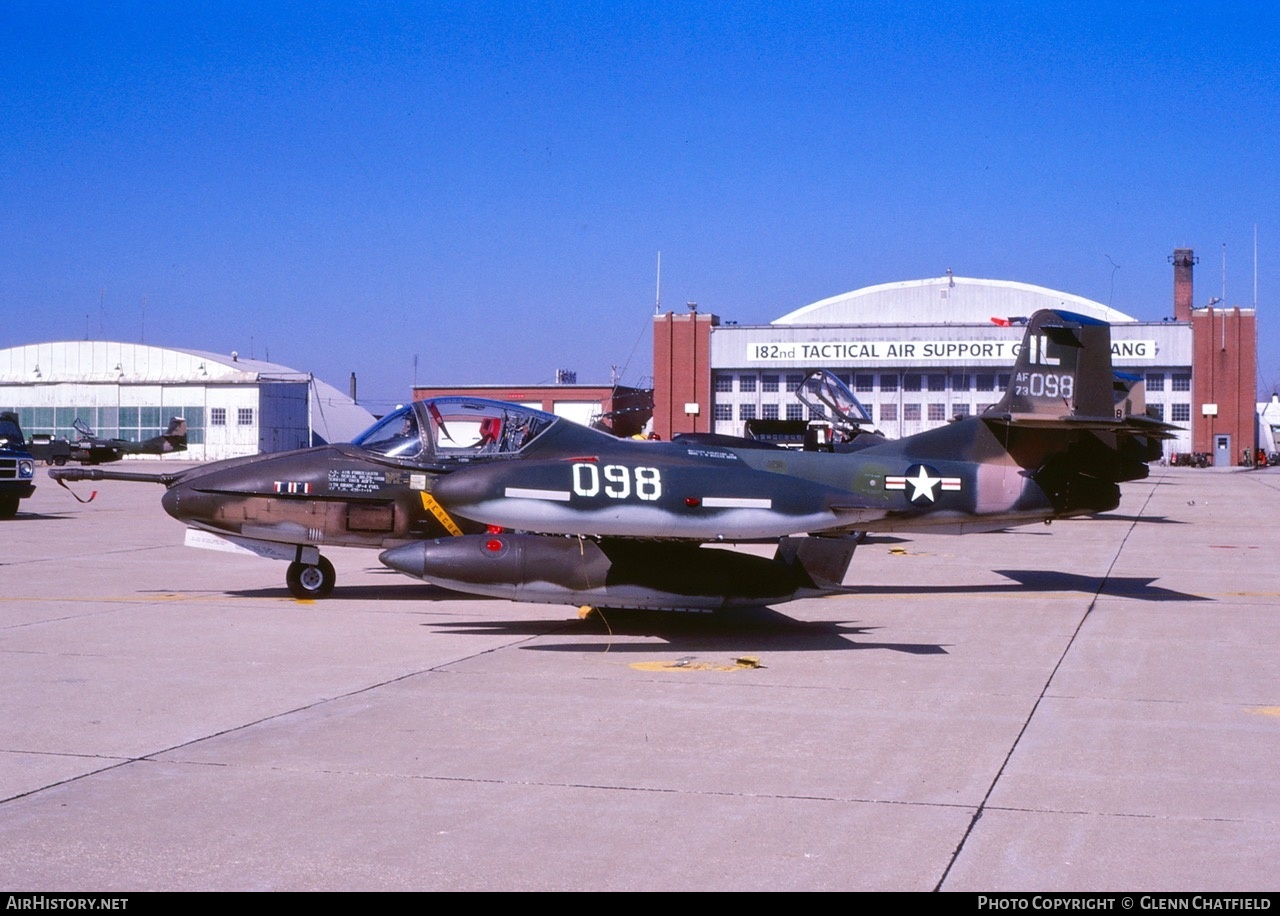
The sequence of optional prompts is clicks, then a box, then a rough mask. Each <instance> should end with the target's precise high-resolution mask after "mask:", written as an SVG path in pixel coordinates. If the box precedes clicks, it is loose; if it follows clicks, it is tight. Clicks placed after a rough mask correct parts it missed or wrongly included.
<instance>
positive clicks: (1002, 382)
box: [996, 372, 1013, 391]
mask: <svg viewBox="0 0 1280 916" xmlns="http://www.w3.org/2000/svg"><path fill="white" fill-rule="evenodd" d="M1012 379H1013V376H1012V375H1010V374H1009V373H1008V372H1001V373H1000V374H999V375H997V376H996V384H997V385H998V386H999V388H997V390H998V391H1005V390H1007V389H1008V387H1009V382H1010V381H1011V380H1012Z"/></svg>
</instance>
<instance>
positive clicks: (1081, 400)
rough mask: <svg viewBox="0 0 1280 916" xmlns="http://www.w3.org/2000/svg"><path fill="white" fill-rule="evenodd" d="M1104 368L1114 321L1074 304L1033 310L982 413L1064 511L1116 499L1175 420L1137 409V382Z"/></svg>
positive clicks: (1157, 453)
mask: <svg viewBox="0 0 1280 916" xmlns="http://www.w3.org/2000/svg"><path fill="white" fill-rule="evenodd" d="M1119 382H1120V383H1119V384H1117V378H1116V375H1115V373H1114V372H1113V371H1112V368H1111V326H1110V325H1109V324H1107V323H1106V322H1103V321H1098V320H1096V319H1094V318H1089V317H1087V316H1085V315H1077V314H1075V313H1073V312H1065V311H1056V310H1042V311H1039V312H1036V313H1035V314H1034V315H1032V316H1031V320H1030V321H1029V322H1028V323H1027V333H1026V334H1025V335H1024V337H1023V339H1022V349H1021V350H1020V351H1019V353H1018V361H1017V363H1016V364H1015V366H1014V371H1013V377H1012V378H1011V379H1010V381H1009V387H1008V389H1007V390H1006V391H1005V394H1004V398H1003V399H1002V400H1001V401H1000V403H999V404H996V405H995V406H994V407H992V408H990V409H989V410H987V411H986V412H985V413H984V414H983V415H982V419H983V420H985V421H986V422H987V423H988V424H990V425H992V426H993V427H999V428H1001V429H1002V436H1001V438H1002V441H1003V443H1004V445H1005V448H1006V449H1007V450H1008V451H1009V453H1010V454H1011V455H1013V457H1014V459H1015V460H1016V461H1017V462H1018V463H1019V464H1021V465H1022V466H1023V467H1024V468H1026V469H1027V473H1028V474H1029V476H1030V477H1031V478H1032V479H1034V480H1035V481H1036V483H1037V484H1039V485H1040V487H1041V489H1042V490H1044V492H1045V493H1046V494H1047V495H1048V496H1049V498H1050V499H1051V500H1053V502H1054V505H1055V506H1056V507H1057V508H1058V510H1059V512H1060V513H1061V514H1063V515H1070V514H1074V513H1076V512H1078V511H1090V512H1092V511H1098V510H1099V508H1105V506H1106V503H1108V502H1118V500H1119V489H1118V488H1117V487H1116V486H1115V485H1116V484H1117V483H1120V482H1122V481H1126V480H1140V479H1142V478H1143V477H1146V476H1147V464H1146V463H1147V462H1148V461H1151V460H1154V459H1156V458H1158V457H1159V456H1160V454H1161V448H1162V447H1161V444H1160V441H1161V440H1164V439H1169V438H1172V437H1173V433H1174V431H1176V430H1177V427H1175V426H1169V425H1168V424H1166V423H1163V422H1161V421H1160V420H1156V419H1154V418H1152V417H1148V416H1145V415H1144V414H1140V413H1135V412H1134V404H1135V399H1139V398H1141V392H1140V391H1137V392H1136V393H1135V386H1134V385H1133V384H1131V383H1128V382H1126V381H1125V380H1124V379H1120V380H1119Z"/></svg>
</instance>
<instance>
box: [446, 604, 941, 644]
mask: <svg viewBox="0 0 1280 916" xmlns="http://www.w3.org/2000/svg"><path fill="white" fill-rule="evenodd" d="M423 626H427V627H431V628H433V629H434V630H435V631H436V632H439V633H449V634H451V635H452V634H457V635H468V636H485V635H501V636H507V637H511V636H530V637H535V636H559V635H563V636H572V637H585V639H583V638H575V640H574V641H572V642H564V643H556V644H539V645H527V646H521V648H522V649H529V650H531V651H535V652H583V651H589V650H592V649H600V650H601V651H604V650H606V649H607V650H608V651H609V652H617V653H629V652H640V653H646V654H651V653H652V652H653V644H652V643H641V642H634V643H633V642H614V640H616V639H619V638H627V637H636V636H642V637H655V638H658V639H662V640H665V641H666V642H667V643H668V645H669V646H670V648H671V649H673V650H675V651H684V652H696V651H707V650H714V649H717V648H721V647H723V646H725V645H726V644H728V643H732V649H733V651H738V652H741V651H743V650H744V647H746V649H747V650H749V651H752V652H760V651H780V652H830V651H833V650H839V651H843V650H848V649H885V650H888V651H891V652H903V653H906V654H908V655H946V654H947V650H946V649H945V648H944V647H943V646H941V645H937V644H932V643H889V642H864V641H861V640H855V639H853V638H852V637H857V636H865V635H867V634H869V633H872V632H874V631H875V630H877V629H879V627H857V626H852V625H850V624H849V623H848V622H847V621H833V620H819V621H804V620H796V619H795V618H792V617H788V616H787V615H785V614H781V613H779V612H778V611H775V610H774V609H773V608H769V607H763V606H762V607H752V608H739V609H735V610H729V611H719V612H717V613H714V614H699V613H679V612H669V611H641V610H622V609H619V608H609V609H606V610H605V611H604V613H603V615H600V614H596V615H592V616H591V617H588V618H586V619H585V620H564V619H559V620H480V621H477V620H467V621H461V620H458V621H440V620H436V621H431V622H430V623H425V624H423ZM588 640H589V641H588Z"/></svg>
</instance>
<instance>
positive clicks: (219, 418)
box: [120, 407, 227, 426]
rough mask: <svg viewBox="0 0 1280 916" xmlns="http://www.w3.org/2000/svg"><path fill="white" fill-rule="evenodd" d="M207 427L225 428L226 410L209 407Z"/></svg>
mask: <svg viewBox="0 0 1280 916" xmlns="http://www.w3.org/2000/svg"><path fill="white" fill-rule="evenodd" d="M120 412H121V413H122V414H123V413H124V411H123V410H122V411H120ZM121 422H123V421H121ZM209 425H210V426H226V425H227V408H225V407H210V408H209Z"/></svg>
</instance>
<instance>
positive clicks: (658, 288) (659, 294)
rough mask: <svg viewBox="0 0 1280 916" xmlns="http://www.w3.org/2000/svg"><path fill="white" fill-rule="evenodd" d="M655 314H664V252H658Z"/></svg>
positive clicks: (654, 296)
mask: <svg viewBox="0 0 1280 916" xmlns="http://www.w3.org/2000/svg"><path fill="white" fill-rule="evenodd" d="M653 314H655V315H661V314H662V252H661V251H659V252H658V282H657V285H656V286H655V287H654V291H653Z"/></svg>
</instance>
